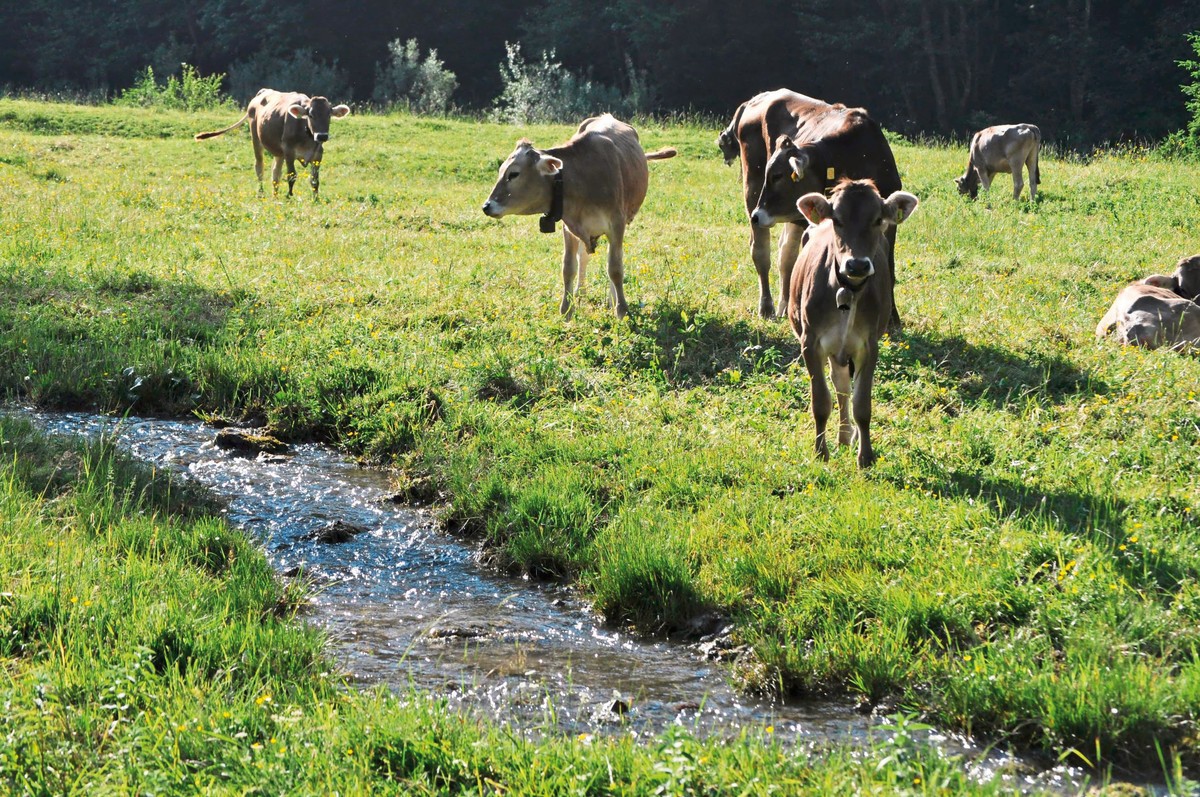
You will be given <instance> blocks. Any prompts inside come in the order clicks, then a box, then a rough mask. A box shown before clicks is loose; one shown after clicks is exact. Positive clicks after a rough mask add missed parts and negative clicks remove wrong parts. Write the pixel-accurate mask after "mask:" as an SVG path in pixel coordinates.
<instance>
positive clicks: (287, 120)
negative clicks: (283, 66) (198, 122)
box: [196, 89, 350, 199]
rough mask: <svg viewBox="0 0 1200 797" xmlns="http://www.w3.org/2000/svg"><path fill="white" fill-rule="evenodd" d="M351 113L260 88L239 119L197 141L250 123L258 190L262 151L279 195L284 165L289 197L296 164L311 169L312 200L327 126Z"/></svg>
mask: <svg viewBox="0 0 1200 797" xmlns="http://www.w3.org/2000/svg"><path fill="white" fill-rule="evenodd" d="M349 113H350V106H348V105H332V104H330V102H329V100H327V99H325V98H324V97H309V96H308V95H307V94H299V93H297V92H294V91H292V92H281V91H275V90H274V89H259V90H258V94H255V95H254V99H252V100H250V104H249V105H247V106H246V113H245V114H243V116H242V118H241V119H239V120H237V121H236V122H234V123H233V124H231V125H230V126H229V127H226V128H224V129H223V130H214V131H212V132H210V133H197V134H196V140H197V141H203V140H204V139H206V138H213V137H214V136H219V135H222V134H224V133H228V132H229V131H230V130H233V129H235V128H237V127H239V126H240V125H241V124H242V123H243V122H245V121H247V120H249V121H250V140H251V141H252V142H253V143H254V173H255V174H257V175H258V191H259V193H262V190H263V185H262V178H263V150H264V149H265V150H266V151H267V152H269V153H271V155H273V156H274V157H275V167H274V168H273V169H272V170H271V189H272V192H273V193H275V194H278V193H279V177H280V172H281V171H282V169H283V162H284V161H287V181H288V196H291V195H292V187H293V186H294V185H295V183H296V164H295V162H296V161H297V160H299V161H300V165H301V166H311V169H310V175H309V183H310V184H311V185H312V190H313V198H314V199H316V198H317V192H318V191H319V190H320V186H321V156H322V153H323V150H324V145H325V142H326V141H328V140H329V123H330V122H331V121H332V120H333V119H341V118H342V117H343V116H346V115H347V114H349Z"/></svg>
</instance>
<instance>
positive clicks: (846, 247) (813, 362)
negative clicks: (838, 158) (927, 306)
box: [788, 180, 917, 468]
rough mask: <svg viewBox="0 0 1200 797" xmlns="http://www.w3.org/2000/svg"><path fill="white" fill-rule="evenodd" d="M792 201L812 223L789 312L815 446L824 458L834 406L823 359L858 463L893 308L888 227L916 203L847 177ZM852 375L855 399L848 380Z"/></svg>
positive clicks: (866, 442)
mask: <svg viewBox="0 0 1200 797" xmlns="http://www.w3.org/2000/svg"><path fill="white" fill-rule="evenodd" d="M796 207H797V209H798V210H799V211H800V213H801V214H803V215H804V217H805V218H807V219H808V220H809V221H810V222H811V223H812V224H813V225H814V226H813V227H810V228H809V230H810V237H809V240H808V243H807V244H806V245H805V247H804V249H803V251H801V252H800V258H799V260H798V261H797V262H796V268H795V270H794V271H793V272H792V286H791V287H792V291H791V293H792V302H791V304H790V305H788V320H789V321H791V324H792V331H793V332H795V333H796V337H797V338H799V339H800V353H801V355H802V356H803V357H804V365H805V367H806V368H807V369H808V375H809V379H810V380H811V382H812V414H813V420H814V421H815V422H816V427H817V441H816V449H817V454H818V455H819V456H820V457H821V458H822V459H828V458H829V447H828V445H827V444H826V442H825V426H826V423H827V422H828V420H829V415H830V413H831V412H832V410H833V402H832V399H831V397H830V395H829V385H828V383H827V382H826V381H825V362H826V361H828V362H829V369H830V375H831V376H832V377H833V385H834V388H835V389H836V390H837V395H838V416H839V425H838V443H839V444H841V445H849V444H850V443H851V428H850V409H851V406H850V405H852V406H853V413H854V426H855V428H856V430H857V434H858V466H859V467H860V468H866V467H870V466H871V464H872V463H874V461H875V451H874V449H873V448H872V447H871V386H872V382H873V381H874V378H875V363H876V361H877V360H878V359H879V339H880V337H881V336H882V335H883V333H884V330H885V329H886V328H887V324H888V319H889V317H890V316H891V310H892V291H891V287H890V286H891V274H890V272H891V270H892V256H891V252H890V250H889V247H888V238H887V233H888V231H889V230H890V229H892V228H894V227H895V226H896V225H898V224H900V223H901V222H902V221H904V220H905V219H906V218H908V217H909V216H910V215H912V212H913V210H915V209H916V207H917V198H916V197H915V196H913V195H912V194H910V193H908V192H906V191H896V192H894V193H892V194H891V195H890V196H888V198H887V199H886V200H884V199H883V198H882V197H881V196H880V195H879V191H877V190H876V188H875V184H874V183H872V182H871V181H870V180H846V181H843V182H841V183H839V184H838V186H837V187H836V188H835V189H834V191H833V195H832V196H831V197H830V198H828V199H826V197H825V195H824V194H823V193H817V192H814V193H811V194H805V195H804V196H803V197H801V198H800V200H799V201H798V202H797V203H796ZM852 382H853V391H854V393H853V399H851V383H852Z"/></svg>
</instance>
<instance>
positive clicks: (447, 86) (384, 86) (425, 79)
mask: <svg viewBox="0 0 1200 797" xmlns="http://www.w3.org/2000/svg"><path fill="white" fill-rule="evenodd" d="M388 53H389V54H390V60H389V63H388V64H387V66H384V65H382V64H376V66H375V93H374V95H373V97H372V99H374V100H375V102H377V103H380V104H381V105H384V106H395V105H405V106H407V107H408V109H409V110H410V111H412V112H414V113H425V114H444V113H446V111H448V110H450V96H451V95H452V94H454V90H455V89H456V88H458V77H457V76H456V75H455V74H454V73H453V72H451V71H450V70H449V69H446V65H445V64H443V63H442V61H441V60H440V59H439V58H438V57H437V50H430V51H429V54H428V55H427V56H425V60H424V61H422V60H421V48H420V47H419V46H418V45H417V40H416V39H409V40H408V41H407V42H401V41H400V40H399V39H393V40H392V41H391V42H390V43H389V44H388Z"/></svg>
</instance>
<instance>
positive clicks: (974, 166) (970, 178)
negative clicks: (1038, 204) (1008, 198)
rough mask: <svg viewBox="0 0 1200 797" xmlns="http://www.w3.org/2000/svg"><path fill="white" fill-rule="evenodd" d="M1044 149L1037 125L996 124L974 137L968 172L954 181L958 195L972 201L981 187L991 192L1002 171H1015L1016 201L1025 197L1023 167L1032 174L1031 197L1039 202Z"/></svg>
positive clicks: (1014, 192) (1030, 178)
mask: <svg viewBox="0 0 1200 797" xmlns="http://www.w3.org/2000/svg"><path fill="white" fill-rule="evenodd" d="M1041 149H1042V131H1041V130H1039V129H1038V128H1037V126H1036V125H1026V124H1020V125H996V126H995V127H989V128H986V129H984V130H980V131H979V132H978V133H976V134H975V135H974V136H972V137H971V151H970V156H969V160H968V161H967V171H966V172H965V173H964V174H963V176H962V177H956V178H954V183H955V185H957V186H958V193H960V194H970V195H971V199H975V197H977V196H979V187H980V186H981V185H982V186H983V190H984V191H986V190H988V188H989V187H991V185H992V178H993V177H995V176H996V175H997V174H998V173H1000V172H1006V173H1007V172H1011V173H1012V178H1013V199H1020V198H1021V189H1022V188H1023V187H1024V186H1025V183H1024V182H1023V181H1022V180H1021V168H1022V167H1024V169H1025V170H1026V171H1027V172H1029V198H1030V199H1031V200H1033V199H1037V187H1038V183H1039V182H1041V179H1042V178H1041V176H1040V175H1039V174H1038V153H1039V152H1040V151H1041Z"/></svg>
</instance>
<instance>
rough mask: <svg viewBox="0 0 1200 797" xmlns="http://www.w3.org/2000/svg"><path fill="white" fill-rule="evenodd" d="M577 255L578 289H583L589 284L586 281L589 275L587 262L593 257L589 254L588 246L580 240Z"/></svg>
mask: <svg viewBox="0 0 1200 797" xmlns="http://www.w3.org/2000/svg"><path fill="white" fill-rule="evenodd" d="M576 240H578V239H576ZM577 257H578V258H579V278H578V290H580V291H582V290H583V289H584V288H585V287H586V285H587V283H586V281H585V280H586V277H587V264H588V258H589V257H591V255H589V254H588V250H587V247H586V246H584V245H583V241H579V251H578V253H577Z"/></svg>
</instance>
